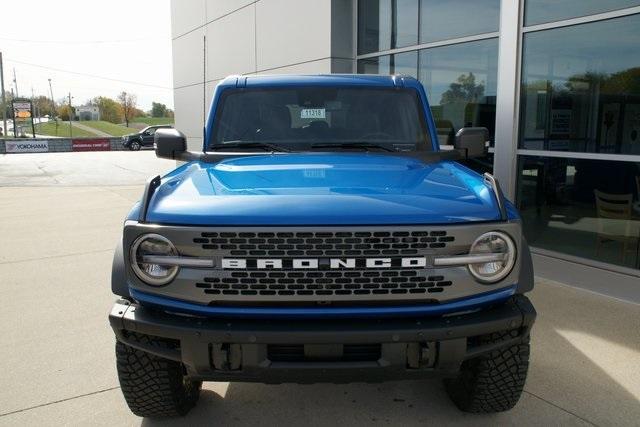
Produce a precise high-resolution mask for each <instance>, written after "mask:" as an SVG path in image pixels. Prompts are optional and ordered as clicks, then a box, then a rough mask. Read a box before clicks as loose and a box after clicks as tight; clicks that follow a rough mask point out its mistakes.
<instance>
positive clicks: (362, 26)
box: [358, 0, 418, 55]
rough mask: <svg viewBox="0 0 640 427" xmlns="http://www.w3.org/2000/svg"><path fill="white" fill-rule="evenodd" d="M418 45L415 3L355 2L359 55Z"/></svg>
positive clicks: (409, 0) (410, 0)
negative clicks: (356, 5)
mask: <svg viewBox="0 0 640 427" xmlns="http://www.w3.org/2000/svg"><path fill="white" fill-rule="evenodd" d="M417 43H418V0H362V1H359V2H358V53H359V54H360V55H362V54H365V53H370V52H380V51H384V50H389V49H395V48H397V47H404V46H411V45H415V44H417Z"/></svg>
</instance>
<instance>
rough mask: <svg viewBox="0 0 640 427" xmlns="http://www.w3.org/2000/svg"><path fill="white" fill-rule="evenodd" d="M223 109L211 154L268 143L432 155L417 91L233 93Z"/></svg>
mask: <svg viewBox="0 0 640 427" xmlns="http://www.w3.org/2000/svg"><path fill="white" fill-rule="evenodd" d="M220 106H221V107H220V108H219V109H218V111H217V113H216V117H215V121H214V131H213V135H212V137H211V140H210V141H209V149H216V148H222V147H224V144H229V145H231V144H233V146H234V147H236V148H237V147H238V146H240V147H242V144H243V143H247V146H250V145H253V146H255V144H256V143H268V144H271V145H274V144H275V145H278V146H281V147H285V148H287V149H290V150H295V151H297V150H305V149H311V148H316V147H317V148H320V147H322V148H324V149H326V148H327V147H331V146H333V145H334V144H335V145H336V146H340V145H342V146H343V147H344V148H356V147H362V148H365V149H367V148H372V147H375V146H380V147H381V148H384V149H386V150H388V151H396V150H397V151H413V150H420V151H432V145H431V141H430V139H429V134H428V132H427V127H426V124H425V121H424V114H423V112H422V107H421V104H420V102H419V99H418V94H417V92H416V91H415V90H412V89H396V88H352V87H347V88H335V87H294V88H268V89H231V90H227V91H225V92H224V93H223V95H222V97H221V100H220ZM250 143H253V144H250Z"/></svg>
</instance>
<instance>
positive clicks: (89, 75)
mask: <svg viewBox="0 0 640 427" xmlns="http://www.w3.org/2000/svg"><path fill="white" fill-rule="evenodd" d="M5 60H6V61H7V62H14V63H16V64H22V65H28V66H30V67H36V68H42V69H44V70H50V71H58V72H60V73H68V74H75V75H77V76H84V77H91V78H94V79H102V80H109V81H112V82H119V83H127V84H132V85H138V86H146V87H153V88H157V89H166V90H172V89H173V88H171V87H167V86H160V85H152V84H148V83H141V82H134V81H131V80H121V79H114V78H111V77H104V76H97V75H95V74H88V73H80V72H78V71H71V70H64V69H62V68H54V67H45V66H44V65H38V64H32V63H30V62H23V61H16V60H15V59H9V58H5Z"/></svg>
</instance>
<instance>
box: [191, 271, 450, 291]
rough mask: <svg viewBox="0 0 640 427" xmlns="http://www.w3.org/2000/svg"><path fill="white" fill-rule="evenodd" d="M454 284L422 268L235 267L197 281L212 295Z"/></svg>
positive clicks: (413, 288)
mask: <svg viewBox="0 0 640 427" xmlns="http://www.w3.org/2000/svg"><path fill="white" fill-rule="evenodd" d="M452 285H453V282H452V281H451V280H446V278H445V277H444V276H429V277H426V276H424V275H420V274H419V271H418V270H406V269H395V270H387V269H385V270H337V271H336V270H327V271H318V270H311V271H308V270H288V271H234V272H232V273H231V277H222V278H221V277H205V278H204V280H203V281H202V282H197V283H196V284H195V286H196V288H199V289H203V291H204V293H205V294H211V295H251V296H255V295H258V296H260V295H264V296H273V295H283V296H289V295H301V296H302V295H305V296H308V295H317V296H330V295H331V296H333V295H341V296H348V295H389V294H430V293H439V292H443V291H444V289H445V288H447V287H450V286H452Z"/></svg>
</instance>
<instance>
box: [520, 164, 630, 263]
mask: <svg viewBox="0 0 640 427" xmlns="http://www.w3.org/2000/svg"><path fill="white" fill-rule="evenodd" d="M518 169H519V182H518V207H519V209H520V213H521V215H522V217H523V225H524V232H525V236H526V237H527V240H528V241H529V244H531V245H532V246H535V247H539V248H543V249H549V250H553V251H557V252H563V253H566V254H569V255H574V256H578V257H581V258H588V259H593V260H597V261H601V262H607V263H611V264H616V265H621V266H625V267H631V268H640V259H639V253H640V252H639V251H640V163H631V162H619V161H606V160H587V159H565V158H550V157H532V156H521V157H520V159H519V164H518Z"/></svg>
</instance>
